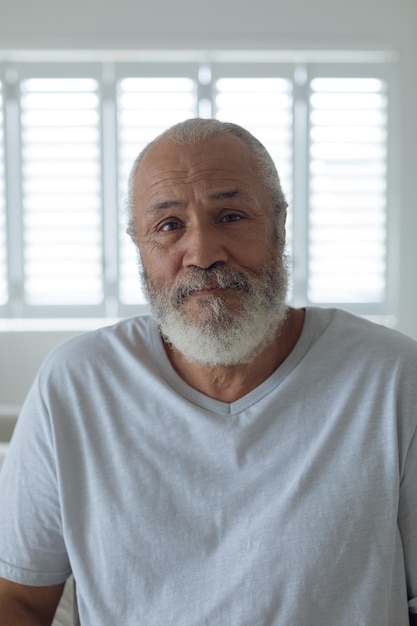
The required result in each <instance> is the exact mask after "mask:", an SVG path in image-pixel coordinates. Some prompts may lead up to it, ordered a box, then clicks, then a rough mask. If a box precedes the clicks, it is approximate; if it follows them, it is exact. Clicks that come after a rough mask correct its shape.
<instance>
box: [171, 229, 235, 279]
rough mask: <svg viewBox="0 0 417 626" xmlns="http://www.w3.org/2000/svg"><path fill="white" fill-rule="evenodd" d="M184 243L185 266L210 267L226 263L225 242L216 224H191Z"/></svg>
mask: <svg viewBox="0 0 417 626" xmlns="http://www.w3.org/2000/svg"><path fill="white" fill-rule="evenodd" d="M182 243H183V245H184V253H183V266H184V267H185V268H189V267H199V268H201V269H208V268H209V267H211V266H213V265H218V264H223V263H226V261H227V260H228V256H229V255H228V252H227V249H226V247H225V242H224V241H223V238H222V235H221V233H219V231H218V229H217V228H216V225H214V224H207V223H205V224H194V225H192V226H191V225H190V226H189V227H188V231H187V234H186V236H185V237H184V238H183V241H182Z"/></svg>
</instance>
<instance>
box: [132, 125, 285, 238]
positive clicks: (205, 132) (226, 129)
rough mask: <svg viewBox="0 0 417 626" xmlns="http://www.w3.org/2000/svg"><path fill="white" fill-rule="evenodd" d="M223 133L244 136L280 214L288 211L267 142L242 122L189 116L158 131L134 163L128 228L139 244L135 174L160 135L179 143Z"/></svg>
mask: <svg viewBox="0 0 417 626" xmlns="http://www.w3.org/2000/svg"><path fill="white" fill-rule="evenodd" d="M219 135H232V136H234V137H238V139H241V140H242V141H243V142H244V143H245V145H246V146H247V147H248V148H249V150H250V152H251V154H252V156H253V159H254V162H255V168H256V173H257V174H258V176H259V180H260V182H261V184H263V186H264V187H265V189H266V190H267V191H268V192H269V194H270V196H271V198H272V202H273V207H274V213H275V215H276V217H278V216H280V215H281V214H282V213H283V212H284V211H285V209H286V208H287V206H288V203H287V201H286V199H285V196H284V193H283V191H282V188H281V182H280V179H279V176H278V172H277V169H276V167H275V164H274V162H273V160H272V158H271V155H270V154H269V152H268V151H267V149H266V148H265V146H264V145H263V144H262V143H261V142H260V141H259V140H258V139H256V137H254V135H252V133H250V132H249V131H248V130H246V129H245V128H243V127H242V126H239V125H238V124H232V123H231V122H220V121H219V120H215V119H203V118H192V119H189V120H185V121H184V122H180V123H179V124H175V126H172V127H171V128H168V129H167V130H165V131H164V132H163V133H161V134H160V135H158V137H156V138H155V139H154V140H153V141H151V142H150V143H148V145H147V146H146V147H145V148H144V149H143V150H142V152H140V154H139V155H138V157H137V158H136V160H135V161H134V163H133V166H132V169H131V172H130V176H129V181H128V190H127V217H128V227H127V232H128V234H129V235H130V236H131V238H132V239H133V241H134V242H135V243H136V244H137V243H138V242H137V233H136V227H135V223H134V206H135V192H134V189H135V178H136V172H137V170H138V167H139V164H140V162H141V161H142V159H143V157H144V156H145V154H146V153H147V152H148V151H149V150H150V149H151V148H152V146H154V145H155V144H156V143H157V142H158V141H159V140H160V139H163V138H165V137H169V138H170V139H172V140H173V141H175V142H177V143H179V144H198V143H202V142H203V141H205V140H206V139H211V138H213V137H218V136H219Z"/></svg>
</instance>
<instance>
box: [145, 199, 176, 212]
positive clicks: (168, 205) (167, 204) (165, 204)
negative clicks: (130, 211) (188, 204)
mask: <svg viewBox="0 0 417 626" xmlns="http://www.w3.org/2000/svg"><path fill="white" fill-rule="evenodd" d="M181 204H182V202H180V201H179V200H163V201H162V202H157V203H156V204H153V205H152V206H151V207H150V208H149V210H148V211H147V213H150V214H154V213H158V212H159V211H163V210H165V209H172V208H173V207H177V206H180V205H181Z"/></svg>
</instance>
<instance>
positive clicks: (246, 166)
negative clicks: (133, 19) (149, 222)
mask: <svg viewBox="0 0 417 626" xmlns="http://www.w3.org/2000/svg"><path fill="white" fill-rule="evenodd" d="M233 182H234V183H235V184H239V183H240V184H245V185H248V184H252V185H255V186H258V185H259V186H261V185H260V181H259V180H258V176H257V175H256V163H255V159H254V157H253V155H252V153H251V152H250V150H249V148H248V147H247V146H246V144H245V143H244V142H243V141H242V140H241V139H239V138H238V137H234V136H231V135H219V136H216V137H212V138H209V139H205V140H204V141H201V142H199V143H193V144H184V143H180V142H177V141H175V139H174V138H173V137H171V136H169V135H168V136H164V137H162V138H161V139H159V140H158V141H157V142H156V143H155V144H153V145H152V146H151V147H150V148H149V149H148V150H147V151H146V153H145V154H144V155H143V157H142V159H141V161H140V162H139V164H138V167H137V170H136V175H135V181H134V185H135V196H136V198H138V199H139V198H140V197H143V195H144V194H146V193H148V192H149V191H151V192H152V190H154V189H155V188H156V187H158V188H164V187H169V185H171V184H172V185H178V184H181V183H182V184H187V183H193V184H198V183H201V184H208V185H210V184H223V183H224V184H231V183H233Z"/></svg>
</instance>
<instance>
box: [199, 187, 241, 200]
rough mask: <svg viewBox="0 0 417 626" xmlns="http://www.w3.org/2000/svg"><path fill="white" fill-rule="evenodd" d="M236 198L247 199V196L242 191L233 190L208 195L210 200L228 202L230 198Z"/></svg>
mask: <svg viewBox="0 0 417 626" xmlns="http://www.w3.org/2000/svg"><path fill="white" fill-rule="evenodd" d="M236 196H241V197H247V194H246V193H244V192H243V191H241V190H240V189H231V190H230V191H219V192H215V193H210V194H209V195H208V199H209V200H228V199H230V198H235V197H236Z"/></svg>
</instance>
